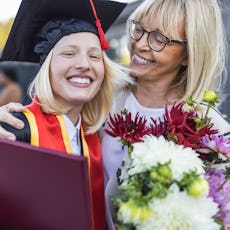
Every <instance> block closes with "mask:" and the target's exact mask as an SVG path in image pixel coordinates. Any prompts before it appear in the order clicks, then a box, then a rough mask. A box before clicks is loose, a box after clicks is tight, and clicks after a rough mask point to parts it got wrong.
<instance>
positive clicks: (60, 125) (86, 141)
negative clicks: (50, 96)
mask: <svg viewBox="0 0 230 230" xmlns="http://www.w3.org/2000/svg"><path fill="white" fill-rule="evenodd" d="M26 108H27V109H26V110H25V111H24V112H23V113H15V116H16V117H18V118H20V119H21V120H23V121H24V123H25V127H24V129H22V130H17V129H14V128H12V127H10V126H8V125H6V124H4V125H2V126H3V127H4V128H6V129H7V130H9V131H11V132H13V133H14V134H15V135H16V138H17V140H19V141H23V142H28V143H30V144H31V145H34V146H39V147H45V148H50V149H53V150H56V151H62V152H65V153H67V154H71V152H72V150H71V144H70V141H69V137H68V133H67V129H66V126H65V122H64V118H63V116H62V115H53V114H46V113H43V112H42V111H41V108H40V106H39V105H38V104H37V103H35V102H32V103H31V104H30V105H28V106H27V107H26ZM81 141H82V148H83V155H84V156H85V157H87V159H88V165H89V175H90V190H91V202H92V212H93V225H94V229H95V230H104V229H105V210H104V182H103V167H102V156H101V147H100V139H99V137H98V134H97V133H94V134H89V135H85V134H84V131H83V128H82V127H81Z"/></svg>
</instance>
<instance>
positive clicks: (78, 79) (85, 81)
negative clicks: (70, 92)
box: [69, 77, 90, 84]
mask: <svg viewBox="0 0 230 230" xmlns="http://www.w3.org/2000/svg"><path fill="white" fill-rule="evenodd" d="M69 81H70V82H74V83H79V84H90V79H89V78H81V77H72V78H70V79H69Z"/></svg>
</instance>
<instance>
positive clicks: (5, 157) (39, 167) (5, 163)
mask: <svg viewBox="0 0 230 230" xmlns="http://www.w3.org/2000/svg"><path fill="white" fill-rule="evenodd" d="M90 203H91V202H90V189H89V175H88V165H87V159H86V158H85V157H83V156H73V155H68V154H66V153H62V152H57V151H53V150H50V149H45V148H38V147H34V146H31V145H29V144H27V143H22V142H16V141H9V140H0V229H1V230H22V229H23V230H88V229H89V230H91V229H93V227H92V210H91V205H90Z"/></svg>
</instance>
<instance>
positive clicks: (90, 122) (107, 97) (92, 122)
mask: <svg viewBox="0 0 230 230" xmlns="http://www.w3.org/2000/svg"><path fill="white" fill-rule="evenodd" d="M52 53H53V50H51V51H50V53H49V54H48V56H47V58H46V60H45V62H44V63H43V64H42V66H41V68H40V70H39V72H38V73H37V75H36V77H35V79H34V80H33V82H32V83H31V85H30V87H29V95H30V96H31V97H33V95H34V94H35V95H37V97H38V98H39V104H40V106H41V108H42V110H43V112H45V113H52V114H61V113H66V112H67V111H66V108H65V107H63V105H61V104H60V103H59V102H58V101H57V100H56V98H55V95H54V93H53V90H52V86H51V83H50V77H49V76H50V73H49V69H50V62H51V58H52ZM103 61H104V66H105V76H104V80H103V82H102V85H101V88H100V89H99V91H98V93H97V94H96V96H95V97H94V98H93V99H92V100H91V101H90V102H88V103H86V104H84V106H83V109H82V111H81V116H82V121H83V127H84V130H85V132H86V133H88V134H89V133H94V132H96V131H97V130H98V129H99V128H100V127H101V126H102V124H103V123H104V121H105V120H106V118H107V116H108V114H109V111H110V108H111V106H112V101H113V98H114V93H115V90H119V89H121V88H123V87H124V86H125V85H126V84H132V80H131V78H130V77H129V76H128V73H127V72H128V71H127V70H126V68H124V67H122V66H121V65H119V64H117V63H115V62H113V61H111V60H110V59H109V58H108V57H107V56H106V54H105V52H103Z"/></svg>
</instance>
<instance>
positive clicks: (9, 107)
mask: <svg viewBox="0 0 230 230" xmlns="http://www.w3.org/2000/svg"><path fill="white" fill-rule="evenodd" d="M24 109H25V107H24V106H22V105H21V104H18V103H12V102H11V103H9V104H6V105H4V106H1V107H0V122H5V123H7V124H9V125H11V126H13V127H15V128H17V129H22V128H23V127H24V123H23V122H22V121H21V120H20V119H17V118H16V117H14V116H13V115H12V114H11V113H12V112H22V111H23V110H24ZM0 138H7V139H10V140H15V139H16V137H15V135H14V134H12V133H10V132H8V131H6V130H5V129H4V128H2V127H1V126H0Z"/></svg>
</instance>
